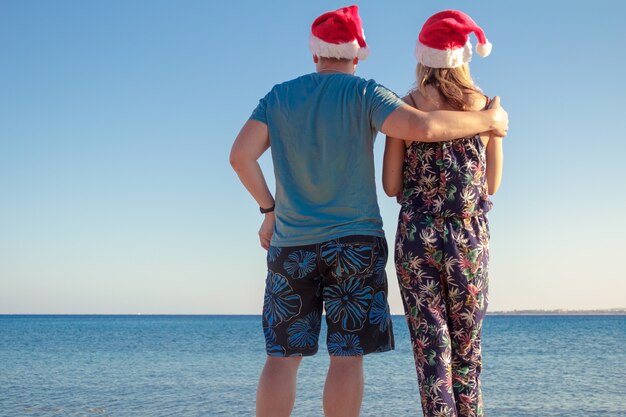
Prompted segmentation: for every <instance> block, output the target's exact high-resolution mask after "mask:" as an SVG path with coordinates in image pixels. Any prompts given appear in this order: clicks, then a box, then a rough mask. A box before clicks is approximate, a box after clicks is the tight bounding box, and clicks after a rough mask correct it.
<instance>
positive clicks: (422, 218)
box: [395, 136, 491, 417]
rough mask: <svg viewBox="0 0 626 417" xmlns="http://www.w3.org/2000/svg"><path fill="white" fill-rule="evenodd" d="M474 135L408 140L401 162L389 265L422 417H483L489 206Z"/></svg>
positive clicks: (481, 153) (483, 163)
mask: <svg viewBox="0 0 626 417" xmlns="http://www.w3.org/2000/svg"><path fill="white" fill-rule="evenodd" d="M485 169H486V158H485V149H484V145H483V143H482V141H481V140H480V137H479V136H475V137H470V138H466V139H459V140H457V141H451V142H442V143H420V142H414V143H413V144H411V146H409V147H408V149H407V153H406V156H405V163H404V172H403V176H404V189H403V193H402V196H401V197H399V202H400V203H401V205H402V209H401V211H400V215H399V219H398V230H397V233H396V243H395V264H396V273H397V276H398V281H399V284H400V292H401V295H402V301H403V304H404V310H405V316H406V320H407V323H408V326H409V330H410V334H411V342H412V345H413V354H414V359H415V367H416V371H417V377H418V381H419V388H420V396H421V402H422V410H423V412H424V416H426V417H434V416H452V417H461V416H463V417H481V416H483V405H482V395H481V388H480V372H481V369H482V357H481V349H480V337H481V330H482V323H483V318H484V316H485V313H486V310H487V304H488V299H487V297H488V296H487V290H488V275H487V270H488V262H489V228H488V223H487V218H486V213H487V212H488V211H489V210H490V208H491V202H490V201H489V198H488V194H487V184H486V179H485V175H486V172H485Z"/></svg>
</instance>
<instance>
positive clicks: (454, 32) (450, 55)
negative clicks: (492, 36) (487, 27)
mask: <svg viewBox="0 0 626 417" xmlns="http://www.w3.org/2000/svg"><path fill="white" fill-rule="evenodd" d="M472 32H474V34H476V38H478V45H476V52H477V53H478V55H480V56H482V57H486V56H488V55H489V54H490V53H491V43H490V42H489V41H488V40H487V38H486V37H485V33H484V32H483V30H482V29H481V28H480V27H479V26H478V25H477V24H476V23H475V22H474V21H473V20H472V18H471V17H469V16H468V15H466V14H465V13H463V12H460V11H458V10H444V11H442V12H439V13H435V14H434V15H432V16H431V17H429V18H428V20H427V21H426V23H424V26H423V27H422V30H421V31H420V34H419V37H418V39H417V44H416V46H415V57H416V58H417V60H418V61H419V62H420V63H422V64H423V65H426V66H427V67H431V68H456V67H460V66H461V65H463V64H465V63H467V62H470V61H471V59H472V44H471V42H470V40H469V34H470V33H472Z"/></svg>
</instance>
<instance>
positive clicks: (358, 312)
mask: <svg viewBox="0 0 626 417" xmlns="http://www.w3.org/2000/svg"><path fill="white" fill-rule="evenodd" d="M372 292H373V290H372V288H371V287H363V283H362V282H361V280H360V279H358V278H350V280H348V281H346V282H344V283H342V284H339V285H331V286H329V287H326V289H324V299H325V300H326V314H327V315H328V319H329V320H331V321H332V322H333V323H338V322H339V321H340V320H341V328H342V329H344V330H358V329H360V328H362V327H363V324H364V323H365V315H366V313H367V308H368V307H370V305H371V299H372Z"/></svg>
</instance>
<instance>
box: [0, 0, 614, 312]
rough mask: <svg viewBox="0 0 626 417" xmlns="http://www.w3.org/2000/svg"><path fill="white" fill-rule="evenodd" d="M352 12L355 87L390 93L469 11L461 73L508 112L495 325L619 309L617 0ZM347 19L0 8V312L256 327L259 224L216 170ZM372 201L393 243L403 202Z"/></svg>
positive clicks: (272, 13)
mask: <svg viewBox="0 0 626 417" xmlns="http://www.w3.org/2000/svg"><path fill="white" fill-rule="evenodd" d="M358 4H359V6H360V9H361V17H362V19H363V22H364V26H365V34H366V38H367V41H368V45H369V46H370V48H371V50H372V53H371V55H370V57H369V58H368V59H367V60H366V61H363V62H362V63H361V64H360V65H359V68H358V70H357V74H358V75H360V76H362V77H365V78H374V79H376V80H377V81H378V82H380V83H382V84H384V85H386V86H387V87H389V88H391V89H392V90H394V91H396V92H397V93H398V94H400V95H403V94H405V93H406V92H407V91H408V90H409V89H410V88H411V86H412V84H413V82H414V75H413V73H414V68H415V59H414V56H413V48H414V44H415V39H416V37H417V34H418V32H419V29H420V28H421V25H422V23H423V22H424V21H425V20H426V19H427V18H428V17H429V16H430V15H431V14H433V13H435V12H437V11H439V10H443V9H448V8H456V9H460V10H463V11H465V12H467V13H468V14H470V15H471V16H472V17H473V18H474V20H475V21H476V22H477V23H478V24H479V25H481V26H482V27H483V29H484V31H485V33H486V35H487V37H488V38H489V40H490V41H491V42H492V43H493V45H494V46H493V52H492V54H491V55H490V56H489V57H487V58H485V59H481V58H480V57H478V56H476V57H475V58H474V60H473V62H472V73H473V76H474V79H475V80H476V82H477V83H478V84H479V85H480V86H481V87H482V88H483V89H484V91H485V92H486V93H487V94H489V95H496V94H497V95H500V96H501V97H502V103H503V105H504V106H505V108H506V109H507V110H508V111H509V115H510V132H509V136H508V137H507V138H506V139H505V168H504V177H503V183H502V187H501V189H500V191H499V192H498V194H497V195H496V196H494V198H493V201H494V209H493V211H492V212H491V214H490V222H491V233H492V244H491V259H492V262H491V273H490V280H491V281H490V287H491V288H490V292H491V295H490V298H491V300H490V310H492V311H495V310H512V309H527V308H529V309H534V308H538V309H542V308H543V309H553V308H564V309H593V308H616V307H626V303H625V302H624V296H623V294H624V293H626V279H625V278H626V273H625V272H624V267H623V266H622V265H621V260H622V259H621V258H622V257H623V256H624V254H623V252H624V248H625V244H624V240H623V239H624V236H626V227H625V226H624V222H623V221H621V217H622V214H623V213H625V212H626V196H625V194H626V193H625V187H624V180H626V174H625V173H624V170H623V166H624V162H623V159H624V155H626V144H625V141H626V134H625V133H624V132H625V131H626V118H625V117H624V110H625V105H624V99H623V98H624V97H625V96H626V81H625V79H624V77H623V76H621V75H619V74H621V72H622V68H623V67H624V64H625V60H626V58H625V55H624V54H623V53H622V52H621V50H622V49H623V48H621V47H620V45H621V40H622V39H623V32H622V30H621V28H622V26H623V19H624V18H625V17H626V5H625V3H623V2H617V1H597V2H568V1H563V0H556V1H551V2H540V1H538V0H531V1H525V2H502V1H495V0H494V1H481V2H468V1H436V0H428V1H419V2H416V1H413V2H394V3H393V4H391V5H390V4H386V3H384V2H376V1H373V0H369V1H362V2H359V3H358ZM344 5H348V3H339V2H336V1H322V2H319V1H307V2H289V1H275V2H253V1H240V2H234V3H233V2H230V3H219V4H217V3H214V2H207V1H185V2H174V1H162V0H160V1H144V0H138V1H132V2H128V1H119V0H114V1H106V2H95V1H94V2H82V1H77V0H76V1H55V2H46V1H41V0H38V1H36V0H33V1H17V0H3V1H2V2H0V60H1V64H0V196H1V197H0V314H13V313H112V314H117V313H130V314H134V313H144V314H149V313H164V314H170V313H171V314H183V313H190V314H219V313H224V314H227V313H246V314H258V313H260V308H261V304H262V292H263V286H264V279H265V253H264V251H263V250H262V248H261V247H260V246H259V245H258V239H257V234H256V233H257V230H258V227H259V225H260V221H261V216H260V215H259V214H258V208H257V206H256V203H255V202H254V200H253V199H252V198H251V197H250V196H249V195H248V194H247V192H246V191H245V189H244V188H243V186H241V185H240V183H239V181H238V179H237V177H236V175H235V173H234V172H233V171H232V169H231V168H230V165H229V164H228V153H229V151H230V146H231V144H232V141H233V140H234V138H235V136H236V134H237V132H238V131H239V129H240V127H241V126H242V124H243V123H244V122H245V121H246V119H247V118H248V116H249V115H250V113H251V111H252V110H253V108H254V107H255V106H256V103H257V101H258V99H259V98H261V97H262V96H263V95H264V94H265V93H266V92H267V91H268V90H269V89H270V88H271V87H272V86H273V85H274V84H276V83H279V82H282V81H285V80H287V79H291V78H295V77H297V76H299V75H301V74H304V73H308V72H312V71H314V65H313V63H312V60H311V56H310V53H309V51H308V48H307V45H308V36H309V30H310V24H311V22H312V21H313V20H314V19H315V17H317V16H318V15H319V14H321V13H323V12H325V11H327V10H332V9H335V8H338V7H341V6H344ZM472 42H473V43H475V38H472ZM383 145H384V137H383V136H380V135H379V137H378V141H377V145H376V150H375V152H376V159H377V172H378V173H380V167H381V166H380V164H381V162H382V150H383ZM261 164H262V166H263V168H264V170H265V173H266V176H267V177H268V183H269V184H270V186H271V188H273V178H272V170H271V160H270V158H269V155H266V156H264V157H263V158H262V159H261ZM378 176H379V177H380V174H378ZM378 181H379V182H380V178H378ZM378 198H379V201H380V205H381V210H382V214H383V219H384V222H385V231H386V234H387V237H388V240H389V242H390V247H392V245H393V243H392V242H393V237H394V233H395V222H396V216H397V212H398V206H397V205H396V203H395V201H394V200H393V199H389V198H387V197H386V196H385V195H384V193H383V192H382V188H379V192H378ZM388 271H389V281H390V287H391V294H390V302H391V305H392V312H394V313H401V312H402V307H401V303H400V298H399V294H398V289H397V284H396V279H395V273H394V272H393V262H392V259H390V261H389V263H388Z"/></svg>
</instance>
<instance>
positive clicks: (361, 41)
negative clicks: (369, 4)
mask: <svg viewBox="0 0 626 417" xmlns="http://www.w3.org/2000/svg"><path fill="white" fill-rule="evenodd" d="M309 48H310V49H311V52H312V53H313V54H314V55H317V56H320V57H325V58H343V59H353V58H359V59H365V58H367V56H368V55H369V49H368V48H367V44H366V43H365V35H364V34H363V24H362V23H361V18H360V17H359V8H358V7H357V6H349V7H342V8H341V9H337V10H335V11H333V12H327V13H324V14H323V15H321V16H320V17H318V18H317V19H315V21H314V22H313V24H312V25H311V37H310V39H309Z"/></svg>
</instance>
